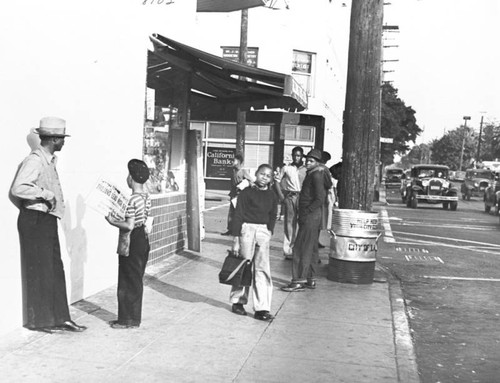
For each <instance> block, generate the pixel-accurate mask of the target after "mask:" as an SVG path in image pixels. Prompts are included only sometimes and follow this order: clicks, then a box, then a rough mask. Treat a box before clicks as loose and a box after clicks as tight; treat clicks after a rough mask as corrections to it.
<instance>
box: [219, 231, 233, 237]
mask: <svg viewBox="0 0 500 383" xmlns="http://www.w3.org/2000/svg"><path fill="white" fill-rule="evenodd" d="M220 235H225V236H228V235H231V232H230V231H229V230H228V231H226V232H225V233H220Z"/></svg>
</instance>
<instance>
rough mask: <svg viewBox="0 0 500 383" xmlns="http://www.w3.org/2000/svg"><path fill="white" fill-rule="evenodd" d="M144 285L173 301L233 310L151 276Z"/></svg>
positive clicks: (146, 278)
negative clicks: (204, 304) (199, 303)
mask: <svg viewBox="0 0 500 383" xmlns="http://www.w3.org/2000/svg"><path fill="white" fill-rule="evenodd" d="M144 285H145V286H147V287H149V288H151V289H153V290H155V291H157V292H159V293H160V294H163V295H164V296H166V297H168V298H171V299H176V300H181V301H184V302H191V303H196V302H202V303H206V304H209V305H210V306H214V307H218V308H223V309H225V310H231V305H229V304H227V303H224V302H220V301H217V300H215V299H212V298H208V297H206V296H204V295H201V294H198V293H195V292H193V291H189V290H186V289H183V288H181V287H178V286H174V285H171V284H168V283H165V282H163V281H160V280H159V279H157V278H155V277H153V276H151V275H145V276H144Z"/></svg>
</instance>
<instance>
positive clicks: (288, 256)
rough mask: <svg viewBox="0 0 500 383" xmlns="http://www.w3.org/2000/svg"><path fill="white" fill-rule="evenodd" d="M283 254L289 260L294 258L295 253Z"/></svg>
mask: <svg viewBox="0 0 500 383" xmlns="http://www.w3.org/2000/svg"><path fill="white" fill-rule="evenodd" d="M283 256H284V257H285V259H286V260H287V261H289V260H292V259H293V254H283Z"/></svg>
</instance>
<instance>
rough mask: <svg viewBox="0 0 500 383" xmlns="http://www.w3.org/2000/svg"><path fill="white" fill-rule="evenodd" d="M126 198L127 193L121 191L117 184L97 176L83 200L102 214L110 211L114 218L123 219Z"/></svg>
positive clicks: (126, 202)
mask: <svg viewBox="0 0 500 383" xmlns="http://www.w3.org/2000/svg"><path fill="white" fill-rule="evenodd" d="M128 199H129V197H128V195H126V194H125V193H123V192H122V191H121V190H120V189H119V188H118V187H117V186H115V185H113V184H112V183H111V182H109V181H106V180H104V179H102V178H99V180H98V181H97V183H96V186H95V187H94V189H92V191H91V192H90V194H89V196H88V197H87V200H86V201H85V202H86V204H87V205H88V206H89V207H91V208H92V209H94V210H95V211H97V212H98V213H100V214H102V215H105V216H107V215H108V214H110V213H111V215H112V216H113V217H114V218H116V219H119V220H124V219H125V211H126V210H127V205H128Z"/></svg>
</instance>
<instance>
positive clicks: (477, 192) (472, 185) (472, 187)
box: [460, 169, 493, 201]
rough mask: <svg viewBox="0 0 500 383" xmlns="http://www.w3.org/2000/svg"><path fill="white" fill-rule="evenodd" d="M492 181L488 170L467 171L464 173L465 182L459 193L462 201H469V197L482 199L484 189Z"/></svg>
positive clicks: (490, 172) (491, 174) (491, 175)
mask: <svg viewBox="0 0 500 383" xmlns="http://www.w3.org/2000/svg"><path fill="white" fill-rule="evenodd" d="M492 179H493V172H492V171H491V170H489V169H468V170H466V171H465V181H464V183H463V184H462V186H461V188H460V191H461V193H462V199H464V200H465V199H466V200H467V201H469V200H470V199H471V197H481V198H482V197H483V195H484V191H485V189H486V188H487V187H488V185H489V184H490V182H491V181H492Z"/></svg>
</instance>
